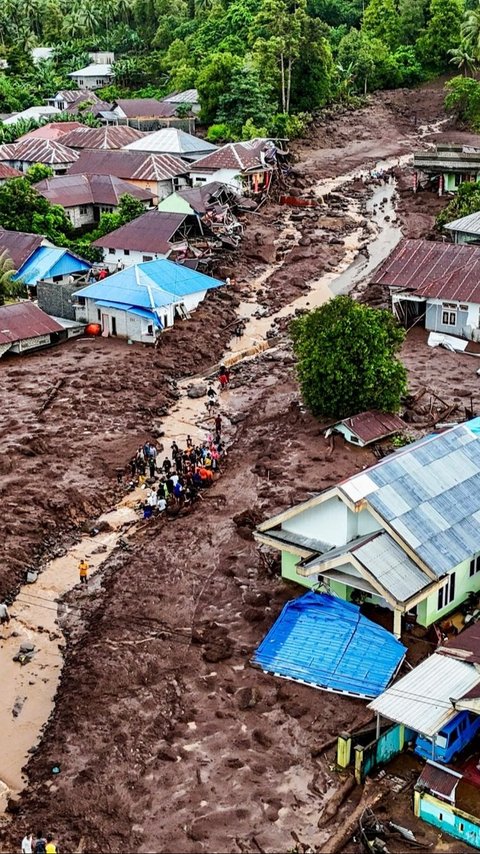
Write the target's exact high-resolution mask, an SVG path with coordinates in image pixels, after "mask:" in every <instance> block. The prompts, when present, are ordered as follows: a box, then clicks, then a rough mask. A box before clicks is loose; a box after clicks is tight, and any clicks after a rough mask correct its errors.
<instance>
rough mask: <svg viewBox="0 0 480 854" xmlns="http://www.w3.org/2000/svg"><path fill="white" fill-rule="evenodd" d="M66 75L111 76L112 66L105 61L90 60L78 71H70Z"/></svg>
mask: <svg viewBox="0 0 480 854" xmlns="http://www.w3.org/2000/svg"><path fill="white" fill-rule="evenodd" d="M68 77H73V78H75V77H113V72H112V66H111V64H110V63H106V62H102V63H101V62H98V63H97V62H91V63H90V65H85V66H84V68H79V69H78V71H71V72H70V73H69V74H68Z"/></svg>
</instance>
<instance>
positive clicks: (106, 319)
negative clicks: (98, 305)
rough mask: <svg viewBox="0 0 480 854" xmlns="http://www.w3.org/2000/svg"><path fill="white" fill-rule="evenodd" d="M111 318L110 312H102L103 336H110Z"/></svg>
mask: <svg viewBox="0 0 480 854" xmlns="http://www.w3.org/2000/svg"><path fill="white" fill-rule="evenodd" d="M109 320H110V318H109V316H108V314H103V313H102V337H103V338H108V335H109V333H110V324H109Z"/></svg>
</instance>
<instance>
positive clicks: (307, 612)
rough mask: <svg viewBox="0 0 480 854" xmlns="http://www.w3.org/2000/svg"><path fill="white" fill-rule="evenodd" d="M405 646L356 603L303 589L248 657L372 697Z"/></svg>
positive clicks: (288, 674)
mask: <svg viewBox="0 0 480 854" xmlns="http://www.w3.org/2000/svg"><path fill="white" fill-rule="evenodd" d="M405 651H406V650H405V647H404V646H403V645H402V644H401V643H400V641H398V640H396V639H395V638H394V637H393V635H392V634H391V633H390V632H388V631H386V629H383V628H382V627H381V626H379V625H377V624H376V623H373V622H371V620H368V619H367V618H366V617H364V616H363V615H362V614H361V613H360V609H359V608H358V606H357V605H353V604H352V603H351V602H344V601H343V600H341V599H338V598H336V597H335V596H329V595H327V594H323V593H322V594H318V593H307V594H306V595H305V596H302V597H300V598H299V599H294V600H293V601H292V602H287V604H286V605H285V607H284V608H283V611H282V613H281V614H280V616H279V618H278V619H277V621H276V622H275V623H274V625H273V626H272V628H271V629H270V631H269V632H268V634H267V635H266V637H265V638H264V639H263V641H262V643H261V644H260V646H259V647H258V649H257V650H256V652H255V654H254V657H253V660H252V663H253V664H256V665H258V666H259V667H260V668H261V669H262V670H264V671H265V672H267V673H273V674H274V675H278V676H283V677H285V678H287V679H292V680H294V681H299V682H305V683H306V684H308V685H311V686H312V687H315V688H321V689H323V690H325V691H334V692H337V693H346V694H350V695H354V696H357V697H365V698H370V697H375V696H377V695H378V694H379V693H380V691H383V690H384V688H385V687H386V685H388V683H389V682H390V680H391V679H392V678H393V676H394V674H395V672H396V671H397V669H398V667H399V665H400V663H401V661H402V659H403V657H404V655H405Z"/></svg>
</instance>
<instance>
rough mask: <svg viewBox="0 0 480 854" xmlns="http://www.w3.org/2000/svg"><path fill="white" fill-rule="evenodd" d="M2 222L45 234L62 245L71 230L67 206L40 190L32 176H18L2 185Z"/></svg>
mask: <svg viewBox="0 0 480 854" xmlns="http://www.w3.org/2000/svg"><path fill="white" fill-rule="evenodd" d="M0 224H1V225H2V226H3V228H7V229H12V230H13V231H28V232H31V233H33V234H43V235H45V237H48V238H49V239H50V240H52V241H53V242H54V243H57V244H58V245H60V246H61V245H62V241H63V240H64V237H65V235H68V234H69V233H70V231H71V225H70V220H69V219H68V217H67V215H66V213H65V211H64V210H63V208H62V207H60V205H52V204H51V203H50V202H49V201H48V200H47V199H45V198H44V197H43V196H41V195H40V193H37V191H36V190H35V188H34V187H32V185H31V183H30V181H29V180H28V178H14V179H13V180H11V181H5V183H4V184H2V186H0Z"/></svg>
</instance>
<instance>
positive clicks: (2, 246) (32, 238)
mask: <svg viewBox="0 0 480 854" xmlns="http://www.w3.org/2000/svg"><path fill="white" fill-rule="evenodd" d="M44 239H45V238H44V237H42V235H41V234H29V233H28V232H27V231H7V229H5V228H1V227H0V252H3V251H5V250H6V251H7V252H8V254H9V256H10V258H11V260H12V264H13V266H14V268H15V271H17V270H19V269H20V267H22V266H23V264H25V261H27V260H28V259H29V258H30V255H33V253H34V252H35V250H36V249H38V247H39V246H41V245H42V243H43V241H44Z"/></svg>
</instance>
